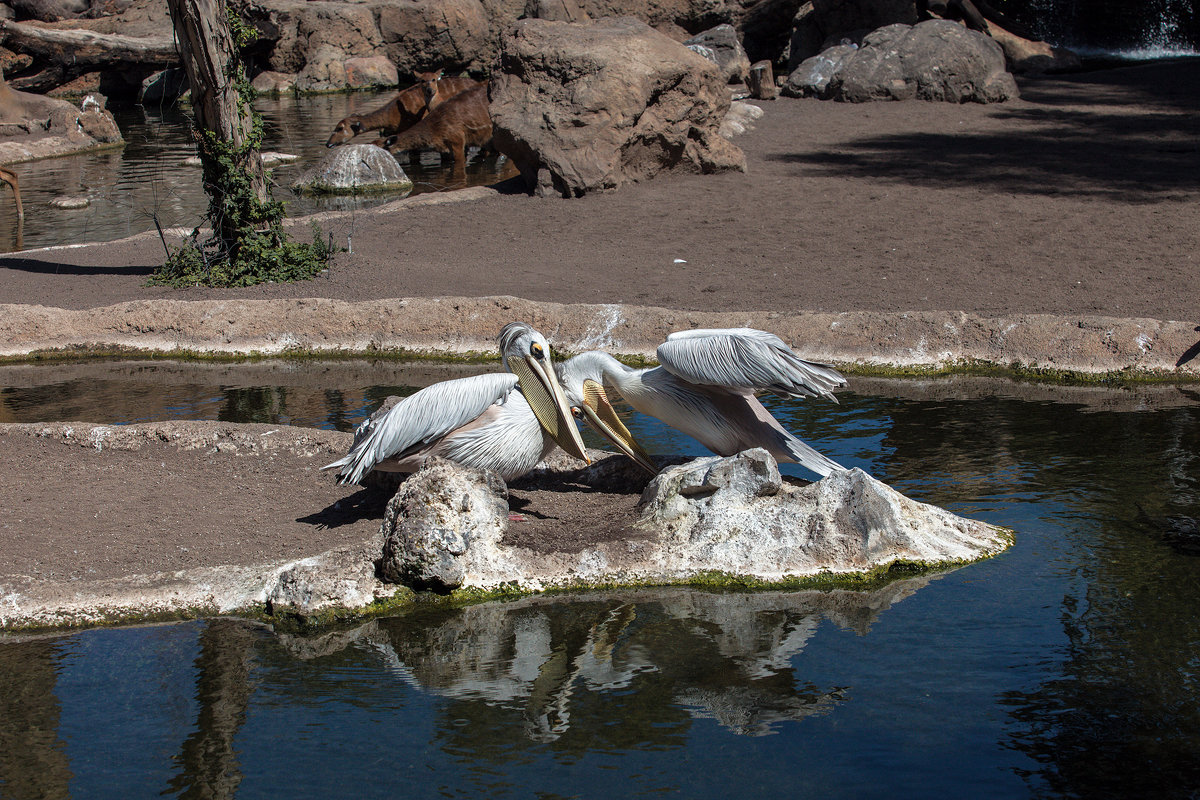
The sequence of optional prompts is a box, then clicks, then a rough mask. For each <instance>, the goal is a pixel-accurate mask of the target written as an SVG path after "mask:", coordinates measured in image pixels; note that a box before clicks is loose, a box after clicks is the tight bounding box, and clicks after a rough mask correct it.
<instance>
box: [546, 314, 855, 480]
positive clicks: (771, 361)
mask: <svg viewBox="0 0 1200 800" xmlns="http://www.w3.org/2000/svg"><path fill="white" fill-rule="evenodd" d="M658 361H659V363H660V364H661V366H658V367H654V368H652V369H634V368H632V367H627V366H625V365H624V364H622V363H621V362H620V361H617V359H615V358H613V357H612V356H611V355H609V354H608V353H605V352H602V351H599V350H593V351H591V352H587V353H581V354H579V355H577V356H574V357H573V358H569V359H567V360H566V361H564V362H560V363H559V365H558V373H559V380H561V381H562V385H563V390H564V391H565V392H566V393H567V399H568V401H569V402H570V403H571V405H572V413H574V414H575V415H576V417H582V418H584V419H586V420H587V421H588V422H589V423H590V424H591V425H592V426H593V427H594V428H596V430H598V431H599V432H600V433H601V434H603V435H604V436H606V437H608V438H609V439H610V440H611V441H613V442H614V443H615V444H617V446H618V447H621V448H622V450H624V451H625V452H626V453H627V454H629V455H630V456H631V457H633V458H634V460H637V461H639V463H642V462H641V461H640V459H638V458H637V457H636V456H634V455H633V454H632V453H630V449H627V447H626V445H630V442H632V437H631V436H630V435H629V431H627V430H626V429H625V427H624V426H623V425H621V423H620V420H618V419H617V418H616V414H615V412H614V411H613V410H612V406H611V405H610V404H609V402H608V398H607V396H606V395H605V393H604V386H605V385H607V386H611V387H614V388H615V389H616V390H617V391H618V392H620V394H621V396H622V397H624V398H625V400H626V402H628V403H629V405H631V406H632V407H633V408H634V410H636V411H639V412H641V413H643V414H648V415H650V416H652V417H657V418H658V419H660V420H662V421H663V422H665V423H666V424H668V425H670V426H671V427H672V428H675V429H676V430H678V431H681V432H682V433H686V434H687V435H688V436H691V437H692V438H693V439H695V440H696V441H698V442H700V443H701V444H702V445H704V446H705V447H707V448H708V449H709V450H712V451H713V452H714V453H716V454H717V455H722V456H731V455H733V454H735V453H739V452H741V451H742V450H746V449H748V448H751V447H762V448H765V449H766V450H767V451H768V452H770V453H771V455H773V456H774V457H775V459H776V460H777V461H789V462H796V463H799V464H801V465H802V466H804V467H807V468H808V469H810V470H812V471H813V472H815V473H817V474H818V475H820V476H822V477H824V476H826V475H828V474H829V473H831V472H833V471H835V470H841V469H845V467H843V466H842V465H840V464H838V463H837V462H836V461H833V460H831V459H829V458H827V457H825V456H823V455H821V454H820V453H818V452H817V451H816V450H814V449H812V448H811V447H809V446H808V445H807V444H805V443H804V442H802V441H800V440H799V439H797V438H796V437H795V436H793V435H792V434H790V433H788V432H787V431H786V430H784V428H783V426H782V425H780V424H779V422H778V421H777V420H776V419H775V418H774V417H773V416H771V413H770V412H769V411H767V409H766V408H764V407H763V404H762V403H760V402H759V400H758V398H757V397H755V393H756V392H769V393H771V394H774V395H777V396H780V397H818V396H820V397H828V398H829V399H831V400H833V401H834V402H835V403H836V402H837V398H835V397H834V396H833V389H835V388H838V387H840V386H845V385H846V379H845V378H843V377H842V376H841V374H839V373H838V372H837V370H835V369H833V368H832V367H828V366H826V365H824V364H817V363H814V362H812V361H805V360H804V359H802V358H800V357H799V356H798V355H796V353H794V352H793V351H792V350H791V348H789V347H788V346H787V345H786V344H784V342H783V341H782V340H781V339H780V338H779V337H778V336H775V335H774V334H771V333H767V332H765V331H759V330H754V329H753V328H728V329H713V330H694V331H681V332H678V333H672V334H671V335H669V336H668V337H667V341H665V342H664V343H663V344H661V345H659V347H658ZM614 422H615V424H614ZM616 426H620V427H619V428H618V427H616ZM622 439H624V440H625V443H624V444H622V441H621V440H622ZM633 446H636V443H634V444H633V445H630V447H633ZM638 450H640V448H638ZM642 452H643V453H644V451H642ZM647 458H648V457H647Z"/></svg>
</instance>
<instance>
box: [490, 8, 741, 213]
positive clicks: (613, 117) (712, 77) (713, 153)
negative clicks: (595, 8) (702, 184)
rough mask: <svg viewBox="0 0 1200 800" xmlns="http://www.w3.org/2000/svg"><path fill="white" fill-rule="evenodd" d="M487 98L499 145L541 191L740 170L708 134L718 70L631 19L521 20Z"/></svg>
mask: <svg viewBox="0 0 1200 800" xmlns="http://www.w3.org/2000/svg"><path fill="white" fill-rule="evenodd" d="M490 96H491V115H492V125H493V141H494V143H495V145H496V147H497V149H499V150H500V152H502V153H504V154H505V155H507V156H508V157H509V158H511V159H512V160H513V163H514V164H516V166H517V168H518V169H519V170H520V172H521V175H522V177H523V178H524V179H525V182H526V185H527V186H528V187H529V188H530V189H534V188H536V189H537V190H539V191H540V192H542V193H547V192H549V191H551V190H552V191H554V192H557V193H559V194H562V195H563V196H564V197H569V196H580V195H582V194H584V193H586V192H590V191H597V190H607V189H615V188H617V187H619V186H621V185H623V184H625V183H628V182H630V181H638V180H643V179H646V178H650V177H653V176H654V175H656V174H658V173H659V172H661V171H663V170H685V171H690V172H716V171H721V170H730V169H739V170H745V168H746V167H745V156H744V155H743V154H742V152H741V150H740V149H738V148H737V147H736V146H734V145H733V144H732V143H731V142H730V141H729V140H728V139H725V138H723V137H722V136H720V134H719V133H718V130H719V129H720V126H721V122H722V120H723V119H724V118H725V114H726V112H727V111H728V110H729V102H730V98H729V95H728V92H727V90H726V89H725V80H724V77H723V75H722V73H721V71H720V70H719V69H718V67H717V66H716V65H715V64H714V63H712V62H711V61H708V60H707V59H705V58H703V57H701V56H699V55H697V54H696V53H693V52H692V51H691V50H689V49H688V48H686V47H684V46H683V45H681V44H679V43H678V42H675V41H674V40H672V39H670V38H668V37H667V36H664V35H663V34H660V33H658V32H657V31H655V30H653V29H652V28H650V27H649V26H648V25H646V24H645V23H644V22H641V21H639V20H636V19H633V18H630V17H620V18H610V19H602V20H598V21H596V22H592V23H585V24H573V23H566V22H554V21H548V20H538V19H526V20H521V21H520V22H518V23H517V24H516V26H514V28H513V30H512V32H511V33H510V35H509V36H508V37H506V39H505V41H504V43H503V47H502V52H501V57H500V62H499V68H498V71H497V72H496V73H495V74H494V75H493V77H492V81H491V92H490Z"/></svg>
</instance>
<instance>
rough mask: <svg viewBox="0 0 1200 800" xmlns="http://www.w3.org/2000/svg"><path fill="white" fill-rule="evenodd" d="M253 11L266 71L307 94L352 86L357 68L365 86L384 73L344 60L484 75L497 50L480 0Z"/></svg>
mask: <svg viewBox="0 0 1200 800" xmlns="http://www.w3.org/2000/svg"><path fill="white" fill-rule="evenodd" d="M256 11H257V13H256V15H255V22H256V24H257V25H258V27H259V29H260V31H266V32H267V33H268V34H269V35H267V36H266V38H267V39H268V40H269V41H270V42H271V45H270V52H269V56H268V57H267V59H266V64H265V66H266V68H267V69H269V70H271V71H274V72H281V73H285V74H296V75H298V77H297V80H296V85H297V88H299V89H301V90H305V91H315V90H325V89H331V88H346V87H352V86H355V85H358V84H355V83H354V82H353V81H354V80H355V78H356V69H357V72H359V73H361V72H364V69H363V68H365V71H366V75H365V80H366V82H367V83H376V82H377V81H378V80H379V77H378V76H381V75H383V76H384V77H386V74H385V73H386V70H385V71H383V72H381V71H380V68H379V66H378V65H368V64H363V65H360V67H362V68H356V67H355V66H354V65H352V64H345V65H341V64H340V62H342V61H345V60H347V59H368V58H379V59H386V60H387V61H388V62H390V64H391V65H392V66H393V67H394V68H395V70H396V73H397V74H398V75H411V74H412V73H414V72H422V71H427V70H435V69H444V70H445V71H446V72H447V74H455V73H458V72H462V71H471V72H476V73H482V72H485V71H486V70H487V68H488V66H489V65H490V64H491V62H492V60H493V58H494V57H495V54H496V36H495V35H494V33H493V32H492V21H491V20H490V19H489V17H488V14H487V12H486V11H485V10H484V7H483V5H482V3H480V2H479V0H368V2H364V3H342V2H333V0H314V2H305V1H304V0H273V2H271V4H270V5H269V6H264V7H261V8H259V9H257V10H256ZM342 66H344V67H345V68H344V69H343V68H341V67H342ZM360 77H362V76H360ZM360 83H362V81H361V80H360Z"/></svg>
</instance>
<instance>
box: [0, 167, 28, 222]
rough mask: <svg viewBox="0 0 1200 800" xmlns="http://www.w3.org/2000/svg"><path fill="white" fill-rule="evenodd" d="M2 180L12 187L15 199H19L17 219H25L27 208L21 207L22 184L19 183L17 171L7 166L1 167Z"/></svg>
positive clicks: (0, 177)
mask: <svg viewBox="0 0 1200 800" xmlns="http://www.w3.org/2000/svg"><path fill="white" fill-rule="evenodd" d="M0 181H2V182H4V183H7V184H8V185H9V186H11V187H12V190H13V199H14V200H16V201H17V219H19V220H21V219H25V209H24V208H22V207H21V186H20V184H19V183H17V173H15V172H13V171H12V170H11V169H8V168H7V167H0Z"/></svg>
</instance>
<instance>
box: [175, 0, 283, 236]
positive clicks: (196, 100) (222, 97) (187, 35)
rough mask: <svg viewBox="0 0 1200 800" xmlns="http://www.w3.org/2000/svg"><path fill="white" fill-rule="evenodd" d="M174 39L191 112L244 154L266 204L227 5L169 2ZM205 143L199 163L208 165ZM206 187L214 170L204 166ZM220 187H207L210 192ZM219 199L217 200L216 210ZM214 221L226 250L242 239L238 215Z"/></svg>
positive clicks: (215, 0)
mask: <svg viewBox="0 0 1200 800" xmlns="http://www.w3.org/2000/svg"><path fill="white" fill-rule="evenodd" d="M167 7H168V8H169V9H170V12H171V21H172V22H173V23H174V25H175V36H176V39H177V40H178V42H179V57H180V59H181V60H182V62H183V67H184V69H185V70H186V71H187V76H188V81H189V82H190V84H191V88H192V108H193V110H194V111H195V114H196V125H197V126H198V127H199V128H200V129H201V130H202V131H207V132H209V133H211V134H212V135H213V136H214V137H216V139H217V141H220V142H224V143H226V144H228V145H230V146H231V147H232V148H233V150H234V152H237V153H241V158H240V160H241V163H239V164H235V167H237V168H240V169H244V170H245V171H246V174H247V175H248V176H249V178H250V188H251V191H252V193H253V194H254V195H255V196H256V197H257V198H258V200H259V202H262V203H265V202H266V201H267V180H266V174H265V172H264V170H263V166H262V158H261V156H260V155H259V152H258V151H257V150H255V149H246V148H247V142H248V141H250V139H251V136H252V131H253V116H252V113H251V109H250V107H249V104H248V102H247V101H245V100H244V99H243V98H242V97H241V95H240V93H239V92H238V88H237V86H236V85H235V83H234V78H233V77H232V76H234V75H237V74H240V72H241V70H240V65H239V64H238V53H237V47H236V46H235V44H234V41H233V34H232V33H231V32H230V29H229V20H228V18H227V17H226V7H225V3H224V2H223V0H167ZM203 148H204V143H203V142H201V151H202V152H201V162H205V160H206V159H205V153H204V152H203ZM204 169H205V173H206V176H205V177H206V183H210V181H209V180H208V177H209V176H208V171H209V169H210V165H209V164H207V163H205V164H204ZM212 188H216V187H209V190H211V189H212ZM218 200H219V198H214V203H213V207H214V208H216V207H217V201H218ZM219 217H220V218H219V219H213V220H211V222H212V224H213V227H214V229H215V232H216V233H217V235H218V236H219V237H220V238H221V239H222V240H223V241H224V242H226V243H227V244H232V243H234V242H236V241H237V240H238V238H239V236H238V226H237V220H236V219H235V218H233V217H236V215H231V214H220V215H219Z"/></svg>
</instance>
